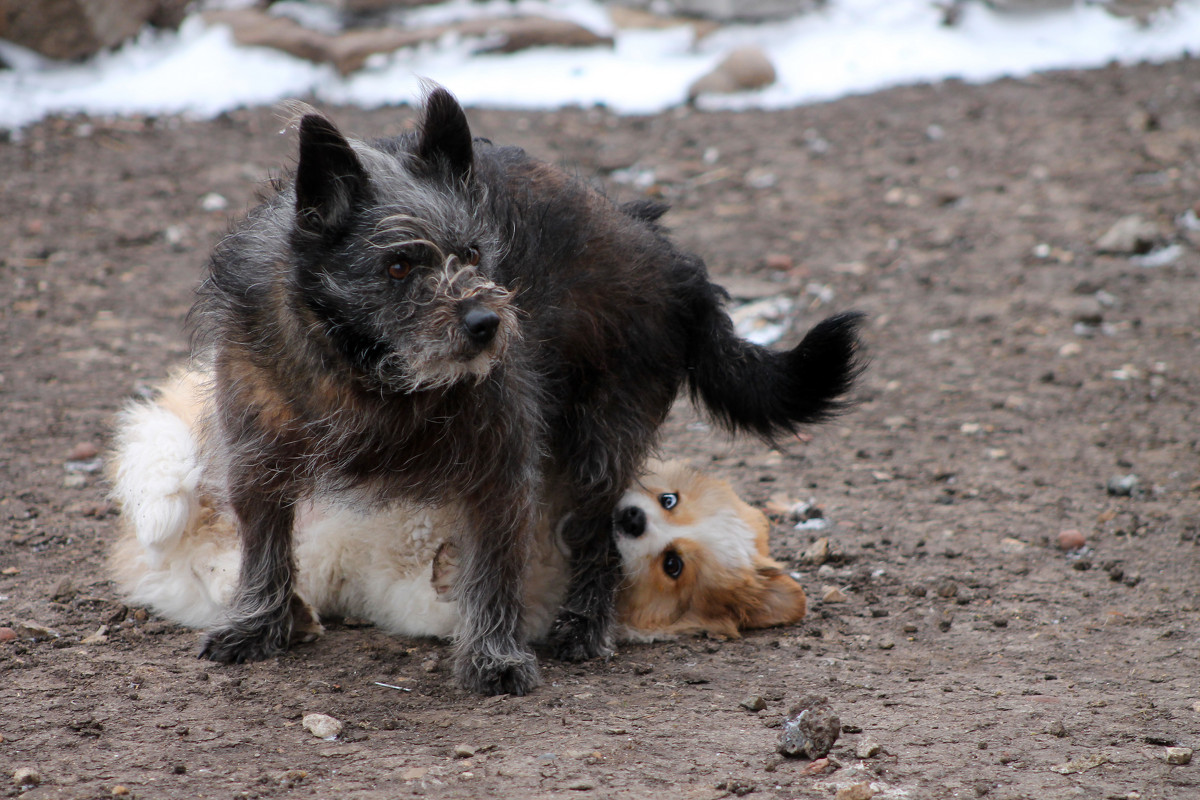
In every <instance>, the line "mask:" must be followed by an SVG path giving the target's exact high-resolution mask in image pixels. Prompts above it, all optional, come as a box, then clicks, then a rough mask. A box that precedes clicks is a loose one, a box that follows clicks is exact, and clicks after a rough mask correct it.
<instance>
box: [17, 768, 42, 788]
mask: <svg viewBox="0 0 1200 800" xmlns="http://www.w3.org/2000/svg"><path fill="white" fill-rule="evenodd" d="M12 777H13V783H15V784H16V785H17V786H38V785H39V784H41V782H42V775H41V773H40V772H38V771H37V770H36V769H33V768H32V767H18V768H17V769H16V770H14V771H13V774H12Z"/></svg>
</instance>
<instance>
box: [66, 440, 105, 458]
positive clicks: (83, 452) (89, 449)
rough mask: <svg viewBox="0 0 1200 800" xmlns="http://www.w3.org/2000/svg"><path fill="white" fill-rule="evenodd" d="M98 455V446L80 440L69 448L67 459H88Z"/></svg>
mask: <svg viewBox="0 0 1200 800" xmlns="http://www.w3.org/2000/svg"><path fill="white" fill-rule="evenodd" d="M98 455H100V448H99V447H97V446H96V445H95V444H93V443H91V442H80V443H79V444H77V445H75V446H74V447H72V448H71V452H70V453H68V454H67V461H88V460H90V459H93V458H95V457H96V456H98Z"/></svg>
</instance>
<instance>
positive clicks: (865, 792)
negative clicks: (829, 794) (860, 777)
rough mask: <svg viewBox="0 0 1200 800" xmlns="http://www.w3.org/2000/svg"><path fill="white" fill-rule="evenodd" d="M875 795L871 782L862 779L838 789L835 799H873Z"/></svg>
mask: <svg viewBox="0 0 1200 800" xmlns="http://www.w3.org/2000/svg"><path fill="white" fill-rule="evenodd" d="M874 796H875V790H874V789H873V788H871V784H869V783H867V782H866V781H862V782H860V783H852V784H850V785H848V786H843V787H842V788H840V789H838V790H837V794H835V795H834V800H871V798H872V797H874Z"/></svg>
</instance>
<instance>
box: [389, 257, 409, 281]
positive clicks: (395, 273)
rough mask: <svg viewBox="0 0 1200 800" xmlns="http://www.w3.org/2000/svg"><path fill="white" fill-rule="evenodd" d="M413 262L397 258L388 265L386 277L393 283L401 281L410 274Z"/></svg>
mask: <svg viewBox="0 0 1200 800" xmlns="http://www.w3.org/2000/svg"><path fill="white" fill-rule="evenodd" d="M412 271H413V262H412V261H410V260H408V259H407V258H397V259H396V260H395V261H393V262H392V263H391V264H389V265H388V270H387V272H388V277H389V278H391V279H392V280H394V281H402V280H404V279H405V278H407V277H408V276H409V275H411V274H412Z"/></svg>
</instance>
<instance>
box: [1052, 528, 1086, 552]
mask: <svg viewBox="0 0 1200 800" xmlns="http://www.w3.org/2000/svg"><path fill="white" fill-rule="evenodd" d="M1085 544H1087V538H1086V537H1085V536H1084V535H1083V531H1080V530H1078V529H1076V528H1067V529H1066V530H1062V531H1059V532H1058V549H1059V550H1078V549H1079V548H1081V547H1083V546H1084V545H1085Z"/></svg>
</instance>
